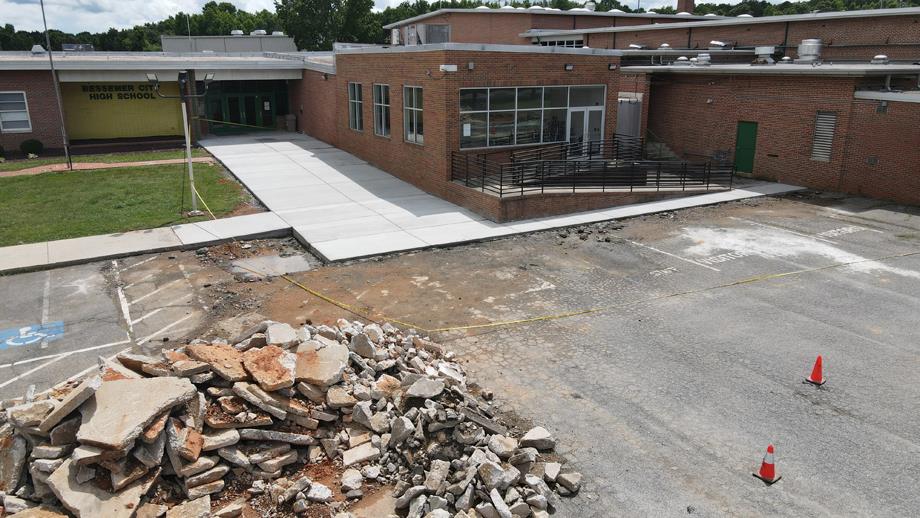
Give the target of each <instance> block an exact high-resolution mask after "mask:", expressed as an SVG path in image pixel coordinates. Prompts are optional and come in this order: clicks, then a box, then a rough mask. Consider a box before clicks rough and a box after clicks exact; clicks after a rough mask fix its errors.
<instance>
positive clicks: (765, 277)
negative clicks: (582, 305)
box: [195, 191, 920, 334]
mask: <svg viewBox="0 0 920 518" xmlns="http://www.w3.org/2000/svg"><path fill="white" fill-rule="evenodd" d="M195 194H196V195H198V193H197V191H196V192H195ZM198 199H200V200H201V202H202V204H204V206H205V208H206V209H207V207H208V205H207V203H205V201H204V199H203V198H202V197H201V195H198ZM208 213H209V214H210V215H211V217H212V218H213V219H217V218H216V217H215V216H214V213H213V212H211V210H210V209H208ZM233 241H234V242H237V243H239V241H237V240H236V239H235V238H234V239H233ZM918 254H920V250H917V251H912V252H905V253H902V254H894V255H887V256H884V257H879V258H875V259H862V260H859V261H850V262H848V263H841V264H830V265H827V266H819V267H816V268H806V269H801V270H793V271H789V272H780V273H771V274H765V275H758V276H755V277H749V278H746V279H740V280H737V281H732V282H728V283H724V284H719V285H716V286H712V287H709V288H700V289H696V290H689V291H682V292H677V293H670V294H667V295H661V296H657V297H651V298H647V299H642V300H636V301H630V302H623V303H620V304H612V305H609V306H602V307H596V308H589V309H581V310H575V311H567V312H564V313H554V314H550V315H541V316H536V317H529V318H520V319H515V320H502V321H498V322H488V323H483V324H469V325H463V326H450V327H436V328H432V329H429V328H426V327H424V326H420V325H418V324H413V323H412V322H405V321H402V320H398V319H395V318H391V317H387V316H382V317H380V318H374V317H373V316H371V315H369V314H367V313H366V312H364V311H362V310H360V309H359V308H356V307H354V306H352V305H350V304H347V303H345V302H342V301H340V300H336V299H334V298H332V297H330V296H328V295H325V294H323V293H321V292H319V291H316V290H314V289H312V288H310V287H308V286H305V285H303V284H301V283H300V282H298V281H296V280H294V279H293V278H291V277H290V276H288V275H282V276H281V278H282V279H284V280H286V281H287V282H289V283H291V284H293V285H294V286H297V287H298V288H300V289H302V290H304V291H305V292H307V293H309V294H310V295H313V296H314V297H316V298H318V299H320V300H323V301H326V302H328V303H329V304H332V305H333V306H336V307H339V308H341V309H344V310H345V311H348V312H349V313H352V314H354V315H357V316H359V317H361V318H363V319H365V320H368V321H370V322H376V323H381V322H391V323H394V324H398V325H401V326H403V327H407V328H414V329H417V330H419V331H422V332H424V333H428V334H431V333H446V332H450V331H467V330H471V329H486V328H492V327H503V326H511V325H519V324H529V323H533V322H545V321H549V320H559V319H563V318H571V317H576V316H580V315H588V314H591V313H600V312H603V311H610V310H613V309H620V308H625V307H629V306H637V305H639V304H647V303H650V302H656V301H659V300H664V299H670V298H675V297H682V296H685V295H693V294H696V293H704V292H707V291H712V290H718V289H723V288H730V287H733V286H740V285H743V284H752V283H755V282H762V281H766V280H772V279H779V278H783V277H790V276H793V275H802V274H806V273H813V272H818V271H822V270H830V269H834V268H842V267H845V266H852V265H854V264H860V263H867V262H874V261H885V260H888V259H897V258H901V257H910V256H913V255H918ZM237 267H239V268H242V269H243V270H247V271H249V272H250V273H254V274H256V275H263V276H264V275H266V274H265V273H263V272H259V271H256V270H252V269H250V268H247V267H245V266H239V265H237Z"/></svg>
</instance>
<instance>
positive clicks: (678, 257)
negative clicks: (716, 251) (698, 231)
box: [626, 239, 722, 272]
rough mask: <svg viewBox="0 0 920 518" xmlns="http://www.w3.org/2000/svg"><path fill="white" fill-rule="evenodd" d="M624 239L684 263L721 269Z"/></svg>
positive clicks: (715, 270)
mask: <svg viewBox="0 0 920 518" xmlns="http://www.w3.org/2000/svg"><path fill="white" fill-rule="evenodd" d="M626 241H627V242H628V243H631V244H634V245H636V246H641V247H642V248H648V249H649V250H651V251H653V252H658V253H659V254H664V255H666V256H668V257H673V258H674V259H680V260H681V261H684V262H685V263H690V264H695V265H697V266H701V267H703V268H707V269H709V270H712V271H714V272H720V271H722V270H719V269H718V268H713V267H712V266H709V265H707V264H703V263H698V262H696V261H694V260H692V259H687V258H685V257H681V256H679V255H674V254H672V253H670V252H665V251H664V250H659V249H657V248H655V247H653V246H648V245H643V244H642V243H637V242H636V241H629V240H628V239H627V240H626Z"/></svg>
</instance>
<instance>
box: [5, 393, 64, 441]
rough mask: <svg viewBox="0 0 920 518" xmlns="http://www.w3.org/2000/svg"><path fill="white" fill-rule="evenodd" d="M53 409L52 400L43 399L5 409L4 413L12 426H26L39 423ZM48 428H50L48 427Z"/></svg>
mask: <svg viewBox="0 0 920 518" xmlns="http://www.w3.org/2000/svg"><path fill="white" fill-rule="evenodd" d="M53 410H54V401H50V400H47V399H46V400H43V401H33V402H31V403H23V404H21V405H16V406H14V407H11V408H8V409H7V410H6V415H7V417H8V418H9V420H10V423H12V424H13V425H14V426H17V427H19V428H28V427H30V426H36V425H38V424H39V423H41V422H42V421H43V420H44V419H46V416H48V415H50V414H51V412H52V411H53ZM61 417H63V416H61ZM49 430H50V428H49ZM46 433H47V432H46Z"/></svg>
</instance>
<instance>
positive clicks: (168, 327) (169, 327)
mask: <svg viewBox="0 0 920 518" xmlns="http://www.w3.org/2000/svg"><path fill="white" fill-rule="evenodd" d="M193 316H195V313H192V314H190V315H186V316H184V317H182V318H180V319H179V320H176V321H175V322H173V323H172V324H169V325H168V326H166V327H164V328H162V329H160V330H159V331H155V332H154V333H152V334H149V335H147V336H146V337H145V338H142V339H140V340H138V341H137V345H141V344H144V343H147V342H149V341H150V339H152V338H153V337H154V336H156V335H158V334H160V333H165V332H166V331H169V330H170V329H172V328H173V327H175V326H177V325H179V324H181V323H182V322H185V321H186V320H188V319H190V318H192V317H193Z"/></svg>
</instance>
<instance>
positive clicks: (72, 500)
mask: <svg viewBox="0 0 920 518" xmlns="http://www.w3.org/2000/svg"><path fill="white" fill-rule="evenodd" d="M104 385H105V384H103V386H104ZM78 469H79V468H78V466H77V465H76V464H74V463H73V461H72V460H70V459H68V460H66V461H64V464H62V465H61V467H59V468H58V469H56V470H55V471H54V473H52V474H51V476H50V477H48V486H50V488H51V491H53V492H54V495H55V496H56V497H57V498H58V500H59V501H60V502H61V503H62V504H63V505H64V506H65V507H66V508H67V509H68V510H70V511H71V512H72V513H74V514H75V515H76V516H77V517H78V518H90V517H97V516H105V517H107V518H131V517H132V516H134V513H135V511H136V509H137V506H138V504H139V503H140V500H141V497H142V496H143V495H145V494H146V493H147V491H148V490H149V489H150V486H151V485H152V484H153V482H154V480H156V478H157V476H158V475H159V470H158V469H156V470H152V471H150V472H148V473H147V474H146V475H144V476H143V477H141V478H140V479H139V480H136V481H134V482H132V483H130V484H128V486H127V487H125V488H123V489H122V490H121V491H119V492H118V493H115V494H112V493H110V492H109V491H107V490H105V489H100V488H99V487H97V486H96V485H95V484H94V483H93V481H89V482H83V483H80V482H78V481H77V479H76V475H77V471H78Z"/></svg>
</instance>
